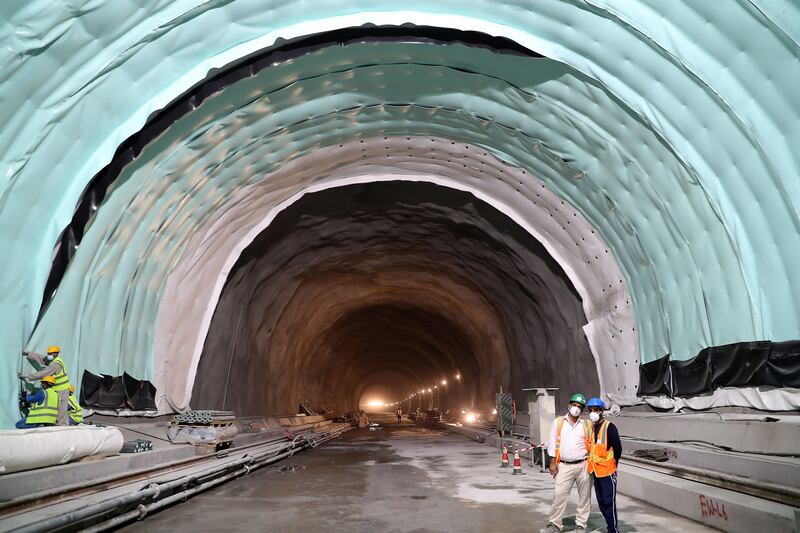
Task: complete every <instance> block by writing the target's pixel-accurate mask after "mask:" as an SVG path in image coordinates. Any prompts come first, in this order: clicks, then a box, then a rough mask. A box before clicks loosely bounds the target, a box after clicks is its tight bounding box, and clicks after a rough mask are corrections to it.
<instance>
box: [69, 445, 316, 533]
mask: <svg viewBox="0 0 800 533" xmlns="http://www.w3.org/2000/svg"><path fill="white" fill-rule="evenodd" d="M307 447H308V445H305V446H303V447H301V448H300V449H305V448H307ZM295 451H299V450H297V449H296V450H293V451H292V452H284V453H282V454H280V455H277V456H275V457H272V458H268V459H265V460H262V461H259V462H258V463H254V464H253V465H252V466H250V468H241V469H239V470H236V471H234V472H231V473H229V474H226V475H224V476H221V477H218V478H214V479H212V480H209V481H206V482H204V483H201V484H199V485H197V486H195V487H192V488H191V489H186V490H183V491H181V492H176V493H175V494H172V495H170V496H167V497H166V498H163V499H161V500H158V501H155V502H153V503H150V504H147V505H139V506H138V507H137V508H136V509H133V510H132V511H128V512H127V513H124V514H121V515H119V516H117V517H114V518H112V519H111V520H107V521H105V522H103V523H101V524H97V525H95V526H93V527H90V528H87V529H85V530H84V531H87V532H94V531H108V530H109V529H113V528H115V527H118V526H120V525H122V524H124V523H126V522H129V521H131V520H135V519H141V518H144V517H145V516H146V515H148V514H150V513H151V512H153V511H157V510H159V509H162V508H164V507H167V506H168V505H172V504H173V503H175V502H178V501H180V500H185V499H187V498H190V497H191V496H194V495H195V494H197V493H200V492H204V491H206V490H208V489H211V488H214V487H216V486H217V485H221V484H222V483H225V482H227V481H230V480H231V479H234V478H237V477H241V476H243V475H245V474H248V473H249V472H251V471H253V470H255V469H257V468H261V467H262V466H267V465H270V464H272V463H275V462H277V461H280V460H281V459H283V458H285V457H287V456H290V455H292V454H293V453H294V452H295Z"/></svg>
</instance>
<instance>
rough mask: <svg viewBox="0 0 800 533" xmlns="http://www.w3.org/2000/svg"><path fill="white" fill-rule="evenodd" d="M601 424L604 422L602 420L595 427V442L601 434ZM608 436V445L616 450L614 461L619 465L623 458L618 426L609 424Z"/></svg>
mask: <svg viewBox="0 0 800 533" xmlns="http://www.w3.org/2000/svg"><path fill="white" fill-rule="evenodd" d="M600 422H602V420H600V421H599V422H597V424H595V425H594V438H595V441H596V440H597V438H598V434H599V432H600ZM606 436H607V437H608V445H609V446H611V449H612V450H614V460H615V461H616V462H617V464H619V460H620V458H621V457H622V441H621V440H620V439H619V431H617V426H615V425H614V424H612V423H611V422H609V423H608V433H607V435H606Z"/></svg>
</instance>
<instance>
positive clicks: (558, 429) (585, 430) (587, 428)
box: [555, 416, 592, 463]
mask: <svg viewBox="0 0 800 533" xmlns="http://www.w3.org/2000/svg"><path fill="white" fill-rule="evenodd" d="M566 419H567V417H566V416H562V417H559V419H558V422H557V423H556V457H555V460H556V463H559V462H561V428H562V427H564V422H565V421H566ZM578 422H580V423H581V424H583V441H584V442H585V443H586V451H587V452H588V451H590V450H591V448H590V444H589V433H590V432H591V427H592V426H591V424H590V423H589V421H588V420H578Z"/></svg>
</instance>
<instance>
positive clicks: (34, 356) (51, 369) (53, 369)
mask: <svg viewBox="0 0 800 533" xmlns="http://www.w3.org/2000/svg"><path fill="white" fill-rule="evenodd" d="M27 357H28V359H30V360H32V361H34V362H35V363H36V364H38V365H39V366H41V367H43V368H42V369H41V370H39V371H38V372H30V373H26V374H25V377H26V378H27V379H28V380H30V381H34V380H37V379H42V378H43V377H45V376H54V375H56V374H58V373H59V372H60V371H61V365H60V364H58V363H56V362H55V361H53V362H52V363H50V364H49V365H45V364H44V357H42V356H41V355H39V354H38V353H36V352H28V355H27Z"/></svg>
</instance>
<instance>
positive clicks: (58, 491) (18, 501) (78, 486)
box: [0, 435, 287, 510]
mask: <svg viewBox="0 0 800 533" xmlns="http://www.w3.org/2000/svg"><path fill="white" fill-rule="evenodd" d="M285 439H286V437H284V436H283V435H280V436H275V437H273V438H270V439H268V440H265V441H262V442H256V443H252V444H244V445H242V446H236V447H235V448H230V449H229V450H224V451H225V452H228V455H229V454H230V453H238V452H240V451H243V450H246V449H250V448H253V447H255V446H265V445H268V444H274V443H278V442H282V441H283V442H287V441H286V440H285ZM221 453H222V452H217V454H215V455H208V456H192V457H186V458H183V459H176V460H174V461H170V462H167V463H161V464H158V465H153V466H152V467H148V468H143V469H140V470H137V471H136V472H135V474H133V475H143V474H147V473H151V472H156V471H158V470H164V469H166V468H170V467H173V466H178V465H182V464H187V463H195V462H203V461H209V460H212V459H220V458H222V457H224V455H220V454H221ZM130 477H132V476H131V473H130V472H123V473H121V474H114V475H110V476H106V477H104V478H99V479H98V478H95V479H89V480H86V481H83V482H79V483H74V484H72V485H69V486H66V487H55V488H52V489H49V490H46V491H37V492H32V493H30V494H27V495H25V496H21V497H19V498H15V499H13V500H11V501H7V502H0V510H5V509H7V508H12V507H17V506H20V505H24V504H26V503H28V502H32V501H36V500H46V499H49V498H51V497H53V496H60V495H64V494H66V493H69V492H75V491H79V490H82V489H87V488H89V487H93V486H97V485H103V484H106V483H111V482H113V481H117V480H124V479H125V478H130ZM51 503H52V502H51Z"/></svg>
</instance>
